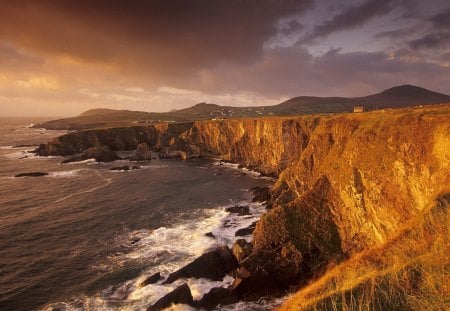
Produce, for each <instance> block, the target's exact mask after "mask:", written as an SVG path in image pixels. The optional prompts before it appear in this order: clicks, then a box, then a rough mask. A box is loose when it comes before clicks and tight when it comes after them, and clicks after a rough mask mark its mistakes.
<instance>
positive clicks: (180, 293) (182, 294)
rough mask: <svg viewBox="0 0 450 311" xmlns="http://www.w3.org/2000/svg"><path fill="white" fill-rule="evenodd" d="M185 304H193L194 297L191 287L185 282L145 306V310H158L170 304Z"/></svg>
mask: <svg viewBox="0 0 450 311" xmlns="http://www.w3.org/2000/svg"><path fill="white" fill-rule="evenodd" d="M179 303H182V304H187V305H190V306H193V305H194V299H193V298H192V294H191V289H190V288H189V286H187V284H183V285H181V286H179V287H177V288H175V289H174V290H173V291H172V292H170V293H168V294H167V295H165V296H164V297H162V298H161V299H159V300H158V301H157V302H155V303H154V304H153V305H152V306H150V307H148V308H147V311H159V310H163V309H165V308H168V307H170V306H171V305H172V304H179Z"/></svg>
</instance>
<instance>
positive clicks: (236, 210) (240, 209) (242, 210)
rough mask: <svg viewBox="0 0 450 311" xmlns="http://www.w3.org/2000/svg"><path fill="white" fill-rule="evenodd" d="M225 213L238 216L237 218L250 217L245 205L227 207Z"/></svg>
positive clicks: (248, 209)
mask: <svg viewBox="0 0 450 311" xmlns="http://www.w3.org/2000/svg"><path fill="white" fill-rule="evenodd" d="M225 211H226V212H228V213H232V214H238V215H239V216H245V215H250V208H249V207H248V206H247V205H237V206H231V207H227V208H226V209H225Z"/></svg>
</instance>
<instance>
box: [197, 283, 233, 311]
mask: <svg viewBox="0 0 450 311" xmlns="http://www.w3.org/2000/svg"><path fill="white" fill-rule="evenodd" d="M238 301H239V299H238V297H237V296H236V295H232V294H231V291H230V290H229V289H228V288H223V287H214V288H212V289H211V290H210V291H209V292H208V293H206V294H204V295H203V297H202V299H200V300H199V301H198V302H197V305H196V306H197V308H200V309H205V310H213V309H214V308H215V307H216V306H218V305H219V304H221V305H227V304H232V303H236V302H238Z"/></svg>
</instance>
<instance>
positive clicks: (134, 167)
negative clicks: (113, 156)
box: [131, 165, 141, 170]
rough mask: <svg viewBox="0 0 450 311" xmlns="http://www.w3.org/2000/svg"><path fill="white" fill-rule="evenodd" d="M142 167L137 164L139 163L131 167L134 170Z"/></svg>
mask: <svg viewBox="0 0 450 311" xmlns="http://www.w3.org/2000/svg"><path fill="white" fill-rule="evenodd" d="M140 168H141V167H140V166H137V165H133V166H132V167H131V169H132V170H139V169H140Z"/></svg>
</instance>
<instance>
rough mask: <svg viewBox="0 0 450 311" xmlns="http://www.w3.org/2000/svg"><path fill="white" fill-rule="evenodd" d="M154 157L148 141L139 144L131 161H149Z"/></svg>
mask: <svg viewBox="0 0 450 311" xmlns="http://www.w3.org/2000/svg"><path fill="white" fill-rule="evenodd" d="M151 159H152V152H151V151H150V148H149V147H148V145H147V144H146V143H142V144H139V145H138V146H137V148H136V153H135V154H134V155H133V156H131V157H130V160H131V161H149V160H151Z"/></svg>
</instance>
